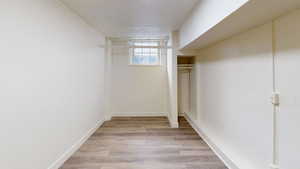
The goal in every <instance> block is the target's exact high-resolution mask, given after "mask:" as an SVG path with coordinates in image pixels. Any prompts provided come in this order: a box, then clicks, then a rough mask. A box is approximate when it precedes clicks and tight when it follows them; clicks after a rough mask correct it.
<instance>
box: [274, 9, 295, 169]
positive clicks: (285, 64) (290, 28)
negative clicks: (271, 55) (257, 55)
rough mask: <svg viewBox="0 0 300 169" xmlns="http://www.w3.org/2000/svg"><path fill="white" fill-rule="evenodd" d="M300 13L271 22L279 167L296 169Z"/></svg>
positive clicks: (293, 13)
mask: <svg viewBox="0 0 300 169" xmlns="http://www.w3.org/2000/svg"><path fill="white" fill-rule="evenodd" d="M299 20H300V10H297V11H295V12H292V13H290V14H288V15H285V16H283V17H281V18H279V19H278V20H276V22H275V37H276V45H275V47H276V48H275V49H276V56H275V57H276V88H277V90H278V91H279V93H280V96H281V104H280V108H279V114H278V124H279V126H278V128H279V145H278V146H279V166H280V168H281V169H298V168H299V152H300V132H299V129H300V123H299V121H300V114H299V110H300V89H299V86H300V79H299V73H300V34H299V30H300V22H299Z"/></svg>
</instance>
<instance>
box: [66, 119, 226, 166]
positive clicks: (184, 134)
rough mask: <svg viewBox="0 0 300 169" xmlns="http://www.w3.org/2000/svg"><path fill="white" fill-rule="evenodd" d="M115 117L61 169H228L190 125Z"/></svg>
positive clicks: (164, 120)
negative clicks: (174, 127)
mask: <svg viewBox="0 0 300 169" xmlns="http://www.w3.org/2000/svg"><path fill="white" fill-rule="evenodd" d="M179 124H180V128H178V129H173V128H170V127H169V123H168V120H167V118H164V117H115V118H113V119H112V120H111V121H108V122H105V123H104V124H103V125H102V126H101V127H100V128H99V129H98V130H97V131H96V132H95V133H94V134H93V135H92V137H91V138H89V140H88V141H87V142H86V143H85V144H84V145H83V146H82V147H81V148H80V150H79V151H78V152H76V153H75V154H74V155H73V156H72V157H71V158H70V159H69V160H68V161H67V162H66V163H65V164H64V165H63V167H61V169H227V168H226V167H225V166H224V164H223V163H222V162H221V161H220V159H219V158H218V157H217V156H216V155H215V154H214V153H213V152H212V150H211V149H210V148H209V147H208V145H207V144H206V143H205V142H204V141H203V140H202V139H201V138H200V137H199V136H198V135H197V133H196V132H195V131H194V130H193V129H192V127H191V126H190V125H189V124H188V122H187V121H186V120H185V119H184V118H183V117H182V118H179Z"/></svg>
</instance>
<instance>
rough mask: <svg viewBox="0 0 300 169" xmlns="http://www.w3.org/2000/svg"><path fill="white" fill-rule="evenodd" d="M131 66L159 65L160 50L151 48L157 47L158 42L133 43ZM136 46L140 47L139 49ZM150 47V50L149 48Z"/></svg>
mask: <svg viewBox="0 0 300 169" xmlns="http://www.w3.org/2000/svg"><path fill="white" fill-rule="evenodd" d="M133 45H134V46H137V47H133V48H132V56H131V61H130V63H131V64H135V65H159V64H160V49H159V48H153V46H157V47H158V46H159V42H158V41H153V42H151V41H146V42H143V41H138V42H134V43H133ZM138 46H141V47H140V48H139V47H138ZM151 47H152V48H151Z"/></svg>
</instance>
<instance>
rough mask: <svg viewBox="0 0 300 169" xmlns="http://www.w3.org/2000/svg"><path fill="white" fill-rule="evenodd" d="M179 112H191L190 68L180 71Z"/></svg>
mask: <svg viewBox="0 0 300 169" xmlns="http://www.w3.org/2000/svg"><path fill="white" fill-rule="evenodd" d="M177 87H178V113H179V114H181V115H182V114H184V113H189V112H190V98H191V97H190V72H189V70H181V71H178V85H177Z"/></svg>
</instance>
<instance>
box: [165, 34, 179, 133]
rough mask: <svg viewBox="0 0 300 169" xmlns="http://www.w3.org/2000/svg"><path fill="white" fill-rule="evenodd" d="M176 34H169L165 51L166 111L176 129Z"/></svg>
mask: <svg viewBox="0 0 300 169" xmlns="http://www.w3.org/2000/svg"><path fill="white" fill-rule="evenodd" d="M178 42H179V41H178V32H176V31H175V32H172V33H170V40H169V42H168V43H169V44H168V46H171V47H172V48H168V50H167V61H166V62H167V76H166V77H167V110H168V118H169V122H170V125H171V127H173V128H177V127H178V95H177V93H178V91H177V90H178V88H177V85H178V84H177V78H178V77H177V54H178V50H177V49H178Z"/></svg>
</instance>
